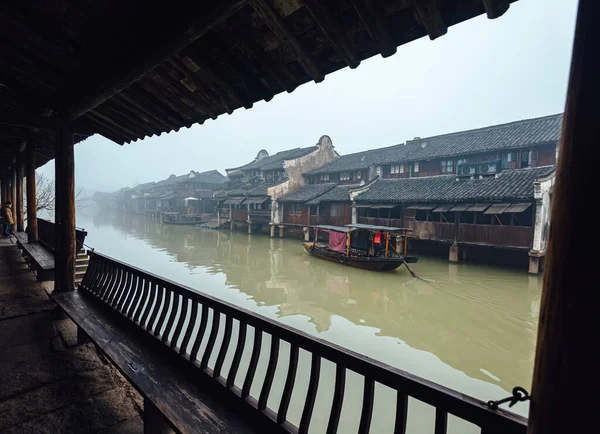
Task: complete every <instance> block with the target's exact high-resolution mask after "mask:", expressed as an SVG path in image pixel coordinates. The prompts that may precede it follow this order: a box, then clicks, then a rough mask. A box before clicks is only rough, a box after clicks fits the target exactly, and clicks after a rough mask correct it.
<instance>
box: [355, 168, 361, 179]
mask: <svg viewBox="0 0 600 434" xmlns="http://www.w3.org/2000/svg"><path fill="white" fill-rule="evenodd" d="M361 177H362V173H360V170H359V171H358V172H356V179H357V180H358V179H360V178H361Z"/></svg>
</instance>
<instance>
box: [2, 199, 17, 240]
mask: <svg viewBox="0 0 600 434" xmlns="http://www.w3.org/2000/svg"><path fill="white" fill-rule="evenodd" d="M2 214H3V215H2V216H3V217H4V238H8V237H10V235H11V234H12V231H13V225H14V224H15V220H14V219H13V215H12V202H11V201H10V200H9V201H6V202H4V208H2Z"/></svg>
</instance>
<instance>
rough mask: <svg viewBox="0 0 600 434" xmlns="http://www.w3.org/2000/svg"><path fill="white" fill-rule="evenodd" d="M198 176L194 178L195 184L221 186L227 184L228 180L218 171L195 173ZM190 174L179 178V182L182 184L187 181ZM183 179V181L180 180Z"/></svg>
mask: <svg viewBox="0 0 600 434" xmlns="http://www.w3.org/2000/svg"><path fill="white" fill-rule="evenodd" d="M194 173H195V174H196V177H195V178H192V179H193V180H194V181H195V182H205V183H207V184H221V183H223V182H225V180H226V179H227V178H225V176H223V174H222V173H221V172H219V171H218V170H209V171H207V172H194ZM188 176H189V174H187V175H184V176H183V177H177V178H178V181H177V182H181V181H183V180H185V179H186V178H187V177H188ZM179 178H181V179H179Z"/></svg>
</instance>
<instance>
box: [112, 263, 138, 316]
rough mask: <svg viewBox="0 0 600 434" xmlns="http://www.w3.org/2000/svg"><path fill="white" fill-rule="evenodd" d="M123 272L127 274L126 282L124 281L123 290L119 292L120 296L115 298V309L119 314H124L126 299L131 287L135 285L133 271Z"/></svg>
mask: <svg viewBox="0 0 600 434" xmlns="http://www.w3.org/2000/svg"><path fill="white" fill-rule="evenodd" d="M125 271H126V273H127V280H126V281H125V285H123V288H121V289H120V290H119V292H120V294H119V295H118V296H117V297H116V298H115V304H116V309H117V310H118V311H119V312H121V313H123V312H125V307H126V306H127V297H129V293H130V292H131V287H132V286H133V285H134V284H135V274H134V273H133V271H131V270H125Z"/></svg>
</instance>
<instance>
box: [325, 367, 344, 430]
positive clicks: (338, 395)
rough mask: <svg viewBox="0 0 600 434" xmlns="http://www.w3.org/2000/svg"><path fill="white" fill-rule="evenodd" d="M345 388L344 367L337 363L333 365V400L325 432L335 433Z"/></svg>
mask: <svg viewBox="0 0 600 434" xmlns="http://www.w3.org/2000/svg"><path fill="white" fill-rule="evenodd" d="M345 390H346V368H345V367H344V366H343V365H340V364H339V363H338V364H336V366H335V389H334V392H333V402H332V403H331V413H330V414H329V423H328V424H327V434H335V433H336V432H337V429H338V425H339V423H340V415H341V414H342V405H343V404H344V391H345Z"/></svg>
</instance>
